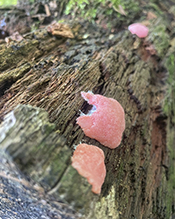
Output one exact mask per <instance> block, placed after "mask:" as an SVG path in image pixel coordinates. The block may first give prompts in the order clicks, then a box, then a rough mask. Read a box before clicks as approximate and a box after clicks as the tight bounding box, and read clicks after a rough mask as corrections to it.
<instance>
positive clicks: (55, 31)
mask: <svg viewBox="0 0 175 219" xmlns="http://www.w3.org/2000/svg"><path fill="white" fill-rule="evenodd" d="M47 31H48V32H49V33H51V34H52V35H53V36H62V37H66V38H74V35H73V33H72V30H71V28H70V27H69V25H68V24H63V23H57V22H54V23H52V24H50V25H49V26H48V27H47Z"/></svg>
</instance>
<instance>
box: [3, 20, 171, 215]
mask: <svg viewBox="0 0 175 219" xmlns="http://www.w3.org/2000/svg"><path fill="white" fill-rule="evenodd" d="M166 21H168V18H167V20H166ZM75 29H76V28H75ZM78 29H79V28H78ZM154 29H156V33H157V31H158V30H162V29H164V30H165V29H166V24H165V23H162V20H160V19H159V18H157V19H155V20H154V22H152V25H150V33H149V37H148V39H145V40H144V39H138V38H136V37H134V36H132V35H131V34H130V33H129V32H128V30H123V31H120V32H119V33H114V34H112V35H111V36H110V40H109V37H108V36H107V35H105V34H102V33H101V35H103V36H101V35H100V31H99V36H101V37H99V36H98V35H97V31H96V30H92V29H91V30H90V32H89V33H88V32H87V33H86V35H83V34H82V35H81V37H80V36H78V37H75V39H69V40H66V41H65V38H64V39H63V38H55V37H54V36H51V35H49V34H48V33H47V31H46V30H45V29H44V30H38V31H36V32H34V33H30V34H28V35H26V36H24V40H23V41H22V42H18V43H14V42H10V45H5V44H3V45H1V51H2V53H1V54H2V59H0V62H1V65H0V69H1V74H0V88H1V93H0V118H1V121H2V123H1V130H2V131H1V133H5V136H4V137H2V136H1V138H0V139H1V142H0V146H1V148H2V149H3V150H4V151H5V153H8V154H10V157H11V158H13V160H14V161H15V162H16V164H17V165H18V167H19V169H20V170H21V171H22V172H23V173H25V174H26V175H27V176H28V177H29V178H32V180H34V181H35V182H36V183H38V184H40V185H41V186H42V187H43V188H44V190H45V192H46V194H49V195H52V196H53V197H55V198H59V199H62V200H63V201H65V202H68V203H69V204H70V205H71V206H73V207H74V208H75V209H76V210H77V211H79V212H80V213H82V214H83V215H84V216H82V218H83V217H84V218H90V219H93V218H94V219H96V218H97V219H101V218H112V219H117V218H122V219H123V218H124V219H125V218H139V219H141V218H143V219H148V218H150V219H151V218H154V219H158V218H159V219H164V218H170V216H172V217H173V212H174V198H175V197H174V187H173V185H174V177H173V174H174V160H173V159H174V157H175V156H174V152H175V151H174V148H173V145H174V136H175V135H174V134H175V133H174V129H173V128H174V123H175V120H174V112H175V109H174V105H173V103H174V97H173V95H172V94H174V93H173V92H174V90H173V88H172V86H171V83H170V82H169V81H168V80H169V79H168V78H169V76H168V74H169V75H171V76H172V78H173V77H174V76H173V74H174V65H173V63H174V55H173V54H174V52H175V47H174V38H173V33H172V35H171V34H169V35H170V36H171V37H169V35H168V33H166V32H165V33H164V32H163V33H162V35H161V31H160V32H158V33H159V34H158V35H156V37H155V32H154ZM93 31H94V32H93ZM87 35H88V36H89V37H87ZM94 35H95V36H96V37H94ZM75 36H76V35H75ZM158 42H162V43H161V45H160V46H159V43H158ZM9 54H10V55H9ZM14 57H16V61H13V59H14ZM9 63H11V64H10V65H9ZM16 63H17V64H16ZM171 80H172V79H171ZM168 89H169V90H168ZM88 90H91V91H93V92H94V93H98V94H102V95H105V96H107V97H112V98H114V99H116V100H118V101H119V102H120V103H121V105H122V106H123V108H124V110H125V113H126V130H125V132H124V135H123V141H122V143H121V145H120V147H118V148H116V149H114V150H110V149H108V148H106V147H104V146H103V145H101V144H100V143H99V142H97V141H96V140H93V139H90V138H88V137H86V136H85V135H84V134H83V131H82V130H81V129H80V127H79V126H78V125H77V124H76V118H77V117H78V116H79V114H80V110H81V111H83V112H84V113H86V112H87V111H88V109H90V107H89V106H88V104H87V103H86V102H85V101H84V100H83V99H82V98H81V95H80V92H81V91H88ZM171 95H172V96H171ZM168 98H171V100H170V101H171V102H170V101H169V99H168ZM19 104H20V105H19ZM45 111H47V113H48V116H49V118H47V114H46V113H45ZM80 142H85V143H87V144H93V145H96V146H99V147H100V148H101V149H102V150H103V151H104V153H105V164H106V168H107V176H106V179H105V183H104V185H103V187H102V193H101V195H100V196H97V195H94V194H93V193H92V192H91V188H90V186H89V184H88V183H87V181H86V180H85V179H84V178H82V177H81V176H79V175H78V173H77V172H76V170H74V169H73V168H72V167H71V154H72V152H73V150H74V146H75V145H77V144H79V143H80Z"/></svg>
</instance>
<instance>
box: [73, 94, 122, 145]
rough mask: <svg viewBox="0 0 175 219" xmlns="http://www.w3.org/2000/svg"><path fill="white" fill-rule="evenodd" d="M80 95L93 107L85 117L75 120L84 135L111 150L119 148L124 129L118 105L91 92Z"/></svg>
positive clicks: (120, 107)
mask: <svg viewBox="0 0 175 219" xmlns="http://www.w3.org/2000/svg"><path fill="white" fill-rule="evenodd" d="M81 95H82V97H83V98H84V99H85V100H86V101H88V103H89V104H92V105H93V108H92V110H91V111H90V112H89V113H88V114H87V115H85V114H83V115H81V116H80V117H78V118H77V123H78V125H80V127H81V128H82V129H83V131H84V133H85V135H87V136H88V137H90V138H93V139H96V140H97V141H99V142H100V143H101V144H103V145H104V146H107V147H109V148H111V149H114V148H116V147H117V146H119V145H120V143H121V140H122V134H123V131H124V129H125V113H124V110H123V108H122V106H121V105H120V103H119V102H118V101H117V100H114V99H113V98H107V97H104V96H102V95H99V94H93V93H92V92H87V93H86V92H81Z"/></svg>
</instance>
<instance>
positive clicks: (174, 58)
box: [163, 44, 175, 218]
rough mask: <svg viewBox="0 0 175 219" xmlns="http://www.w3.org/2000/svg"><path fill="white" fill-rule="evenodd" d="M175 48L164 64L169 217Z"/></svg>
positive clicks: (174, 195) (174, 175) (174, 194)
mask: <svg viewBox="0 0 175 219" xmlns="http://www.w3.org/2000/svg"><path fill="white" fill-rule="evenodd" d="M174 50H175V48H174V45H173V44H172V47H170V49H169V52H168V56H167V57H166V58H165V60H164V64H165V66H166V68H167V70H168V78H167V92H166V98H165V101H164V107H163V110H164V113H165V114H166V115H167V117H168V124H167V147H168V150H167V151H168V154H169V166H168V181H167V197H166V206H167V209H166V211H167V218H169V217H170V215H171V214H172V207H173V205H174V203H173V200H175V191H174V190H175V187H174V185H175V149H174V142H175V130H174V125H175V74H174V72H175V55H174V54H175V51H174Z"/></svg>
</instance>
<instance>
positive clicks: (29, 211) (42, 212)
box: [0, 149, 80, 219]
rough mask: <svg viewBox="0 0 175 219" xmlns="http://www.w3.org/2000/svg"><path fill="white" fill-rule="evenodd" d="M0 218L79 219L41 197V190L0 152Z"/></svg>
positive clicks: (74, 214) (57, 203) (59, 203)
mask: <svg viewBox="0 0 175 219" xmlns="http://www.w3.org/2000/svg"><path fill="white" fill-rule="evenodd" d="M0 153H1V158H0V199H1V201H0V217H1V218H11V219H15V218H23V219H28V218H57V219H63V218H65V219H73V218H79V216H80V215H78V214H76V213H75V212H74V211H73V210H72V209H71V208H70V207H69V206H68V205H66V204H64V203H62V202H58V201H56V200H54V199H53V198H52V197H51V196H49V195H47V194H45V192H44V190H43V188H42V187H40V186H39V185H37V184H36V183H34V182H32V181H31V180H30V181H29V180H28V179H27V178H26V177H25V176H24V175H23V174H22V173H21V172H20V171H19V169H18V168H17V167H16V165H15V164H14V163H13V161H12V160H11V158H10V157H9V156H8V155H7V154H6V153H4V150H2V149H0Z"/></svg>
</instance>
